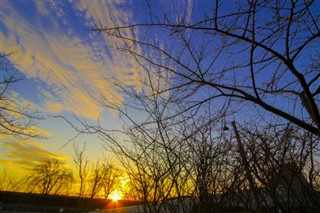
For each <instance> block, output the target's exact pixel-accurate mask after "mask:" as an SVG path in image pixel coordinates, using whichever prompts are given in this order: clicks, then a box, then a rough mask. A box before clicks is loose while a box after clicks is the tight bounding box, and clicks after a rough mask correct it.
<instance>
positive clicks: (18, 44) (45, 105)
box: [0, 0, 191, 168]
mask: <svg viewBox="0 0 320 213" xmlns="http://www.w3.org/2000/svg"><path fill="white" fill-rule="evenodd" d="M176 3H177V4H181V5H182V6H183V7H188V6H191V3H190V2H189V3H188V2H183V1H177V2H176ZM160 5H162V6H168V2H167V1H159V6H160ZM0 6H1V13H0V14H1V17H0V19H1V31H0V40H1V51H2V52H10V51H13V50H18V53H17V54H15V55H13V56H11V57H10V58H9V59H10V61H11V63H12V64H13V65H14V67H15V68H16V69H17V70H18V71H19V72H20V73H22V74H23V75H24V76H25V78H24V80H23V81H21V82H19V83H17V84H16V85H14V89H15V91H16V92H17V93H18V94H19V96H20V100H21V101H24V102H26V103H29V104H31V106H32V108H34V109H38V110H39V111H41V112H42V114H43V115H44V116H46V117H47V118H46V119H45V120H41V121H39V122H38V126H39V127H40V128H42V129H43V130H45V131H46V132H48V139H47V140H35V139H32V140H29V141H17V140H15V139H13V138H9V137H5V138H3V139H2V141H1V159H2V160H1V164H2V166H3V167H10V168H16V167H26V166H29V167H30V166H32V165H34V164H35V163H37V162H39V161H40V160H41V158H45V157H56V158H59V159H63V160H67V161H68V162H69V163H70V162H72V158H71V155H72V153H73V151H72V149H71V148H72V144H69V145H67V146H66V147H64V148H62V149H60V148H61V147H62V146H63V145H64V144H66V143H67V142H68V140H69V139H70V138H72V137H73V136H74V135H75V134H76V132H75V131H73V130H72V128H71V127H70V126H68V124H67V123H65V122H64V121H63V120H61V119H57V118H52V117H50V116H53V115H63V116H66V117H67V118H70V116H72V115H75V116H77V117H79V118H80V119H82V120H87V121H88V122H95V121H96V120H97V119H100V121H101V122H103V125H104V126H105V127H106V128H110V129H112V128H120V127H121V125H122V124H121V123H120V122H119V119H118V118H117V115H116V114H115V113H114V112H110V111H108V110H106V109H105V108H103V107H102V106H100V105H99V103H97V101H96V100H95V98H98V97H99V95H100V94H103V95H105V96H106V97H107V99H109V100H115V99H114V97H116V98H117V99H119V101H118V102H117V101H116V100H115V103H117V104H121V102H122V101H124V97H123V94H120V93H118V91H116V90H115V89H114V87H113V85H112V84H111V83H110V82H108V81H107V80H106V79H112V78H118V79H121V80H122V81H123V82H125V83H126V84H129V85H131V86H133V87H136V88H139V86H140V85H139V81H136V79H137V77H138V76H139V75H140V73H139V72H138V69H137V65H136V64H135V62H134V61H133V60H132V59H130V58H128V57H126V56H125V55H123V54H121V53H120V52H113V51H111V50H110V49H109V48H108V44H111V45H112V44H113V42H115V41H114V40H113V39H112V38H105V37H104V36H102V35H101V34H96V33H90V32H89V30H90V29H91V28H92V26H93V23H94V21H98V20H99V21H100V22H101V23H102V24H104V25H111V24H112V22H111V18H110V17H112V18H113V20H114V21H115V22H116V23H119V24H121V23H122V24H123V23H126V24H127V23H133V22H135V21H139V20H144V19H145V18H146V15H147V5H146V3H145V1H123V2H121V1H54V0H53V1H31V0H27V1H22V0H11V1H5V0H3V1H1V3H0ZM136 33H139V32H136ZM128 34H130V32H128ZM76 142H77V143H79V146H81V144H82V143H83V142H86V143H87V154H88V156H89V158H90V159H95V158H97V156H98V157H101V156H102V154H105V153H106V152H105V151H104V150H103V149H102V147H101V142H100V141H99V140H98V139H97V138H96V137H95V136H82V137H81V138H78V139H77V140H76ZM36 150H37V151H36ZM107 155H109V154H108V153H107ZM31 156H33V158H31ZM110 158H113V156H111V157H110Z"/></svg>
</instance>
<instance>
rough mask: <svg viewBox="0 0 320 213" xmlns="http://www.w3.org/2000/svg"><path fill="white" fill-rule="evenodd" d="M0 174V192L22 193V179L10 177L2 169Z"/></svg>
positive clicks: (14, 176)
mask: <svg viewBox="0 0 320 213" xmlns="http://www.w3.org/2000/svg"><path fill="white" fill-rule="evenodd" d="M0 172H1V173H0V191H23V184H22V183H23V181H22V179H23V178H24V177H19V176H17V175H12V174H11V173H9V172H8V171H7V170H6V169H4V168H2V170H1V171H0Z"/></svg>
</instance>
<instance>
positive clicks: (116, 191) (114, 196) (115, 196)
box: [109, 190, 122, 202]
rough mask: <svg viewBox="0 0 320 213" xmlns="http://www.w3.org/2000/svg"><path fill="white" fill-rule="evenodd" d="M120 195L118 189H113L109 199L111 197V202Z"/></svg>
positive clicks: (119, 198)
mask: <svg viewBox="0 0 320 213" xmlns="http://www.w3.org/2000/svg"><path fill="white" fill-rule="evenodd" d="M121 198H122V195H121V193H120V192H119V191H118V190H115V191H114V192H112V194H110V195H109V199H111V200H112V201H113V202H116V201H118V200H121Z"/></svg>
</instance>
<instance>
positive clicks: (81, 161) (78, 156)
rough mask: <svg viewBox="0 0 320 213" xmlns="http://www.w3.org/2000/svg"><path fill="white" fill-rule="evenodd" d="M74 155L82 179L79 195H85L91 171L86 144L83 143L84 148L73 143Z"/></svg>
mask: <svg viewBox="0 0 320 213" xmlns="http://www.w3.org/2000/svg"><path fill="white" fill-rule="evenodd" d="M73 150H74V156H73V161H74V163H75V165H76V168H77V171H78V177H79V181H80V186H79V197H83V196H84V194H85V191H86V184H87V178H88V173H89V168H88V163H89V160H87V159H86V158H85V150H86V144H85V143H84V144H83V147H82V149H80V148H79V147H78V146H76V145H75V144H73Z"/></svg>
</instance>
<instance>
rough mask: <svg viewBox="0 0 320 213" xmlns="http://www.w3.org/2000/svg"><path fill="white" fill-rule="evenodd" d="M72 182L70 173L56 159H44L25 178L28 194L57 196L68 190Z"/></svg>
mask: <svg viewBox="0 0 320 213" xmlns="http://www.w3.org/2000/svg"><path fill="white" fill-rule="evenodd" d="M72 180H73V176H72V171H71V170H70V169H66V168H65V165H64V162H62V161H60V160H57V159H44V160H43V163H41V164H39V165H37V166H35V167H34V168H33V169H32V170H31V171H30V175H29V176H28V177H27V182H28V184H29V187H30V192H39V193H41V194H45V195H47V194H59V193H61V192H63V190H66V189H69V188H70V187H71V183H72Z"/></svg>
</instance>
